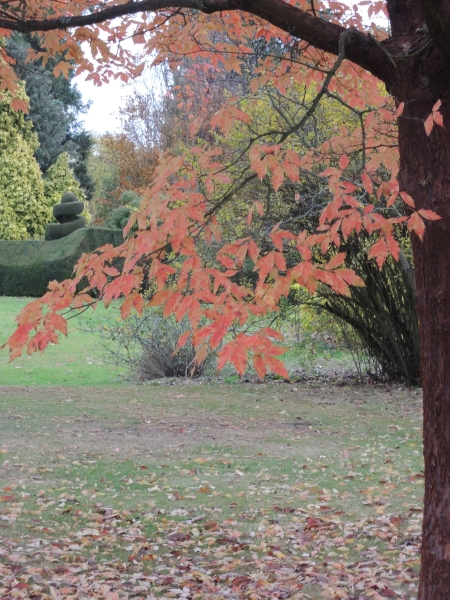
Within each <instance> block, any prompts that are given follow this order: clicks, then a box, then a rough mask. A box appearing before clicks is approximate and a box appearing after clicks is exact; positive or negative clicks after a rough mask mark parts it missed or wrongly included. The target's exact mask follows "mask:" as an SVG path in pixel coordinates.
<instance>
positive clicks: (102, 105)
mask: <svg viewBox="0 0 450 600" xmlns="http://www.w3.org/2000/svg"><path fill="white" fill-rule="evenodd" d="M75 81H76V83H77V85H78V88H79V90H80V92H81V93H82V94H83V100H84V102H88V101H89V100H92V106H91V108H90V109H89V111H88V112H87V113H86V114H85V115H83V116H82V118H83V120H84V122H85V125H86V129H87V130H88V131H92V132H93V133H99V134H102V133H106V132H107V131H109V132H113V131H115V130H116V129H117V127H118V124H119V123H118V119H117V116H116V113H117V111H118V109H119V106H120V104H121V100H122V98H124V97H126V95H127V94H128V93H129V92H130V91H131V89H132V86H131V85H130V86H124V85H123V84H122V83H120V82H119V81H110V82H109V83H108V84H103V85H102V86H101V87H97V86H95V85H94V84H93V83H92V82H90V81H85V79H84V75H81V76H79V77H77V78H76V80H75Z"/></svg>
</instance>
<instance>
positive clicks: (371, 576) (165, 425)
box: [0, 298, 423, 600]
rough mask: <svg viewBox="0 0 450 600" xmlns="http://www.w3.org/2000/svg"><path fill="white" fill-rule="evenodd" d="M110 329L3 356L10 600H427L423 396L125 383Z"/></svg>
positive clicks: (0, 495)
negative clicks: (110, 359)
mask: <svg viewBox="0 0 450 600" xmlns="http://www.w3.org/2000/svg"><path fill="white" fill-rule="evenodd" d="M25 301H26V300H22V299H13V298H2V299H0V329H1V335H2V340H4V339H5V337H6V335H7V334H9V333H10V332H12V330H13V317H14V316H15V315H16V314H17V312H18V310H19V309H20V307H21V306H23V304H24V303H25ZM111 314H112V318H114V313H109V314H108V318H111ZM105 319H106V315H105V311H104V310H103V311H102V310H99V311H97V312H96V313H94V314H92V313H86V314H85V315H84V316H83V317H81V319H79V321H78V322H77V321H75V320H74V321H73V323H74V325H73V327H72V333H71V334H70V335H69V338H68V339H64V340H62V343H61V344H60V345H56V346H52V347H50V348H49V349H48V351H47V352H46V353H44V354H43V355H33V356H32V357H28V356H25V357H23V358H20V359H19V360H17V361H15V362H13V363H11V364H7V362H6V361H7V357H6V354H5V353H2V354H0V358H1V364H0V386H1V387H0V598H2V600H3V599H4V600H9V599H12V598H30V599H31V600H46V599H50V598H52V599H53V598H58V599H61V600H65V599H77V600H88V599H97V598H98V599H105V600H119V599H122V598H124V599H125V598H137V599H153V598H180V599H186V600H187V599H190V600H194V599H198V600H201V599H205V600H206V599H215V600H221V599H232V600H233V599H236V600H237V599H241V598H243V599H250V600H258V599H266V598H267V599H269V598H292V599H301V598H305V599H313V600H315V599H321V598H330V599H331V598H333V599H334V598H341V599H347V600H349V599H353V600H356V599H358V600H365V599H369V598H370V599H372V598H374V599H381V598H390V597H392V598H402V599H405V600H406V599H408V600H411V599H415V598H416V595H417V579H418V567H419V546H420V531H421V516H422V514H421V506H422V497H423V475H422V439H421V399H422V398H421V394H422V392H421V390H408V389H404V388H402V387H400V386H388V385H363V384H356V383H349V381H350V380H349V379H345V378H344V379H342V378H341V379H340V380H339V379H336V380H335V381H334V382H333V381H332V379H331V378H330V377H328V378H326V377H325V378H322V379H321V380H320V381H319V380H318V379H313V378H312V379H310V380H305V381H303V382H299V383H284V382H281V381H279V382H269V383H260V384H255V383H243V382H234V383H226V382H227V381H234V380H235V379H236V378H235V377H227V378H225V380H224V381H221V382H211V383H208V382H206V381H204V382H202V383H198V382H197V383H195V382H192V381H190V380H185V381H183V380H178V381H177V382H176V384H175V382H174V381H169V382H167V384H165V385H164V384H161V383H159V384H144V385H133V384H131V383H122V381H123V379H121V377H120V375H121V374H120V373H118V372H117V370H116V369H114V368H113V367H112V366H108V365H107V364H105V362H104V359H103V355H102V352H101V349H100V345H99V337H98V334H97V333H96V332H95V331H87V330H86V324H87V325H89V320H90V324H91V325H93V326H94V328H95V327H97V326H103V325H104V323H105V322H106V321H105ZM327 352H328V351H324V352H323V354H322V355H320V365H325V364H326V363H325V362H324V361H325V359H326V358H327V356H326V354H327ZM295 356H296V355H295V353H291V355H290V359H289V360H290V361H292V362H291V364H292V366H293V367H294V368H295ZM316 356H317V355H316ZM306 358H307V357H305V355H303V362H305V360H306ZM332 358H333V357H332ZM334 358H335V361H336V362H335V365H338V366H342V367H343V368H344V367H345V366H346V365H347V364H348V357H345V356H339V355H338V356H337V358H336V355H335V356H334ZM339 361H341V362H339ZM316 364H317V363H316ZM321 368H322V367H321Z"/></svg>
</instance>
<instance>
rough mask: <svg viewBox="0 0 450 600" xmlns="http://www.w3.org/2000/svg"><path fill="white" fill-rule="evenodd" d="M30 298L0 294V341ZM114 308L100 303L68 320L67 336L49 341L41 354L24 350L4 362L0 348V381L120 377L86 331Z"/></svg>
mask: <svg viewBox="0 0 450 600" xmlns="http://www.w3.org/2000/svg"><path fill="white" fill-rule="evenodd" d="M30 300H31V299H30V298H8V297H2V298H0V341H1V342H2V343H3V342H4V341H6V339H7V337H8V336H10V335H11V334H12V333H13V331H14V329H15V321H14V319H15V317H16V316H17V315H18V313H19V312H20V310H21V309H22V308H23V307H24V306H25V305H26V303H27V302H29V301H30ZM114 317H115V315H114V308H113V307H112V308H110V309H108V311H106V310H105V309H104V307H103V306H102V305H100V306H98V307H97V309H96V310H95V312H94V311H91V310H89V311H87V312H85V313H84V314H83V315H80V316H77V317H75V318H73V319H71V320H70V321H69V336H68V337H67V338H65V337H64V336H61V338H60V343H59V344H57V345H51V346H49V348H48V349H47V350H46V351H45V354H34V355H32V356H28V355H26V354H24V355H23V356H22V357H20V358H18V359H17V360H15V361H14V362H13V363H8V362H7V360H8V358H7V354H6V352H5V351H3V352H0V381H1V382H2V383H3V384H4V385H33V386H34V385H38V386H39V385H66V386H85V385H87V386H92V385H94V386H95V385H111V384H112V383H118V382H120V381H121V376H122V375H123V373H122V372H121V371H120V370H118V369H116V368H115V367H113V366H111V365H109V364H107V363H105V360H104V356H103V353H102V351H101V348H99V338H98V335H97V334H95V333H91V332H89V331H87V329H89V327H90V326H91V325H92V326H93V327H95V326H102V325H103V324H105V323H106V322H107V320H108V319H110V318H114Z"/></svg>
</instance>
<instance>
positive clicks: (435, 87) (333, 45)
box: [0, 0, 450, 600]
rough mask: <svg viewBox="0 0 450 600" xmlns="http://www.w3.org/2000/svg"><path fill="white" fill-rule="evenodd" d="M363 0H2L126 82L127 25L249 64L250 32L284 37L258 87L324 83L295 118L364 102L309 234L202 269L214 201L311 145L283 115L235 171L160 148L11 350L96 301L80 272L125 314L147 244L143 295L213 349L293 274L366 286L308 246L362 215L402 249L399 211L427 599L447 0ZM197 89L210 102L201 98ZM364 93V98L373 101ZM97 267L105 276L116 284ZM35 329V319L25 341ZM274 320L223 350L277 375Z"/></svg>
mask: <svg viewBox="0 0 450 600" xmlns="http://www.w3.org/2000/svg"><path fill="white" fill-rule="evenodd" d="M361 4H362V8H361V10H360V11H359V12H358V10H357V8H358V7H357V5H354V6H352V8H351V9H349V8H348V7H347V6H346V5H344V4H341V3H339V2H330V3H327V2H317V3H309V2H306V1H303V0H299V1H296V0H289V1H285V0H142V1H141V2H139V1H137V2H129V3H121V2H115V1H113V0H111V1H109V2H108V1H107V2H102V3H96V2H95V0H86V1H85V2H67V3H64V4H61V5H57V4H56V3H53V2H50V1H48V0H44V1H42V2H40V3H39V6H36V3H32V4H31V3H30V4H29V5H28V4H26V3H25V4H24V3H23V2H14V1H13V2H9V3H6V4H3V5H2V8H1V12H0V27H2V29H3V31H4V32H6V33H8V32H11V31H20V32H24V33H26V32H31V31H36V32H40V34H41V36H42V49H43V51H44V52H46V53H47V55H56V54H58V55H59V56H65V57H66V59H67V60H68V61H73V60H76V61H77V62H78V64H79V65H80V68H81V69H83V68H84V69H86V70H88V71H89V72H90V73H91V78H92V79H93V80H94V81H97V82H99V83H100V82H102V81H104V80H107V79H108V77H112V76H114V69H113V68H114V66H115V65H117V66H119V67H122V71H121V73H120V75H119V76H121V77H122V78H123V79H126V78H127V77H128V76H129V75H133V74H137V73H139V72H140V71H141V70H142V66H140V65H136V64H134V63H133V62H132V60H131V59H132V56H131V54H132V53H130V52H129V50H127V48H126V47H122V46H120V43H119V42H120V40H121V39H124V38H125V37H126V36H127V35H129V34H134V36H135V41H136V43H138V44H140V47H141V50H143V54H144V55H145V54H147V55H148V56H150V55H151V56H155V55H156V56H157V59H156V60H157V61H166V60H167V61H169V62H172V64H174V65H175V66H176V62H177V61H180V60H182V57H183V56H192V55H194V54H197V55H198V56H200V57H201V58H202V59H203V60H205V61H210V63H211V64H212V65H213V66H214V65H216V64H218V63H222V64H223V65H224V66H225V67H226V68H227V69H228V70H229V71H230V72H231V71H235V72H237V73H239V71H240V69H241V61H240V57H241V56H242V55H248V54H253V55H254V54H255V48H254V46H253V45H251V44H248V43H247V42H246V40H257V39H259V38H263V39H266V40H267V41H269V40H277V41H278V44H276V48H277V52H272V51H271V50H270V48H269V51H268V52H266V53H265V54H264V55H262V56H260V57H258V61H256V62H255V65H254V69H253V74H254V80H253V81H254V82H253V83H252V85H253V86H254V89H257V88H258V86H259V85H261V84H265V83H267V81H269V80H270V81H271V82H272V83H273V85H274V86H275V87H277V88H278V89H285V88H286V87H287V86H289V85H291V82H292V81H299V82H303V83H304V84H305V85H306V86H309V85H312V84H313V83H315V84H316V87H317V95H316V97H315V99H314V101H313V102H312V108H311V111H310V112H309V113H308V115H305V119H304V120H302V121H301V122H300V123H299V125H298V128H297V131H299V130H300V129H301V128H302V127H304V126H305V125H306V124H307V122H309V120H310V119H311V118H312V116H313V112H314V109H315V108H316V107H317V106H318V104H319V103H320V102H321V100H322V98H323V97H324V96H326V95H330V94H334V95H338V96H339V97H340V98H342V99H343V100H344V101H345V102H347V103H348V104H349V105H352V106H353V107H354V108H355V110H357V111H358V113H359V114H360V116H361V124H360V131H359V137H360V139H359V142H361V140H362V141H363V147H364V154H363V158H364V164H363V165H362V175H361V179H360V181H359V183H358V184H356V183H354V182H351V181H348V180H347V178H346V169H347V167H348V165H349V163H350V159H349V156H348V154H349V153H351V137H352V136H348V135H341V136H337V139H336V141H335V143H336V144H339V143H341V145H342V156H341V159H340V160H339V164H338V165H333V164H330V165H329V166H328V167H327V168H326V169H325V170H324V171H321V176H322V177H325V178H327V179H328V181H329V189H330V192H331V193H332V196H333V197H332V200H331V202H330V203H329V204H328V205H327V207H326V208H325V210H324V211H323V213H322V216H321V219H320V225H319V231H318V233H316V234H313V235H309V234H308V233H306V232H302V233H300V234H299V235H298V236H295V235H294V234H292V233H290V232H287V231H285V230H283V229H282V228H280V227H278V228H273V229H272V231H271V232H270V237H271V241H272V244H273V246H272V249H271V250H270V251H268V252H265V253H264V254H261V252H260V249H259V248H258V247H257V246H256V245H253V244H252V243H251V240H249V239H245V238H244V239H238V240H235V241H234V243H232V244H228V245H225V246H222V247H221V248H220V249H219V252H218V256H217V261H218V263H220V264H221V265H222V268H218V267H217V268H209V269H202V268H201V267H202V263H201V260H200V259H199V256H198V254H197V251H196V244H197V242H198V240H200V239H201V238H203V237H204V239H206V240H211V239H213V238H215V239H216V240H218V239H220V232H219V227H218V223H217V219H216V213H217V211H218V210H219V209H220V207H221V206H223V205H224V204H225V203H226V202H227V201H229V200H230V199H232V198H233V197H234V196H235V194H236V192H238V191H239V190H240V189H242V188H243V186H245V185H246V184H247V183H248V182H249V181H251V180H253V179H255V178H256V177H259V178H263V177H265V176H266V175H267V174H268V173H270V174H271V178H272V182H273V185H274V187H275V188H276V189H277V188H278V187H279V185H281V183H282V182H283V180H284V179H285V177H288V178H290V179H293V180H295V179H296V178H297V176H298V174H299V170H300V169H305V170H308V169H309V170H311V169H313V167H312V164H313V162H314V154H313V153H312V154H311V155H310V156H309V157H307V158H299V157H298V155H296V153H295V152H290V153H288V152H287V151H284V150H282V149H281V148H279V147H278V146H279V143H280V140H281V139H282V138H283V136H284V135H286V134H287V135H291V134H293V133H294V131H290V130H289V128H286V129H284V130H283V131H280V132H278V134H279V136H278V140H277V143H273V142H269V143H260V141H259V140H258V139H253V140H252V143H251V146H250V147H249V152H250V153H251V158H250V165H249V166H248V167H247V168H245V169H244V170H243V171H240V172H237V171H235V170H233V165H232V164H230V163H227V162H226V157H225V160H224V161H222V160H221V158H220V152H219V153H218V152H217V149H216V148H214V147H208V146H205V145H201V146H198V147H197V148H193V149H191V152H194V153H195V152H196V153H197V155H198V156H199V161H198V167H199V168H197V166H194V165H192V164H191V163H189V162H187V163H186V162H185V161H184V159H183V157H182V156H177V157H174V158H173V159H167V160H166V161H164V163H163V164H162V165H161V168H159V169H158V170H157V172H156V176H155V179H154V181H153V184H152V186H151V189H150V190H149V191H148V193H147V198H146V199H144V201H143V203H142V205H141V209H140V211H139V213H137V214H136V215H134V216H133V217H132V218H131V220H130V223H129V226H128V227H131V226H132V225H133V224H134V223H137V224H138V227H139V230H138V231H137V232H136V234H135V235H134V236H129V237H128V238H127V240H126V241H125V242H124V244H123V246H122V247H121V248H119V249H117V250H111V249H106V250H104V251H102V252H101V253H99V254H95V255H94V256H92V257H86V256H85V257H83V258H82V259H81V260H80V262H79V264H78V268H77V275H76V277H75V279H74V280H73V281H71V282H63V283H61V284H59V285H56V284H53V285H52V287H51V290H50V291H49V292H48V294H46V296H45V297H44V298H43V299H41V300H40V301H37V302H35V303H33V304H32V305H31V306H29V307H28V308H27V309H26V310H24V311H23V312H22V313H21V315H19V318H18V324H19V327H18V329H17V331H16V333H15V334H14V335H13V336H12V337H11V338H10V340H9V345H10V347H11V349H12V356H13V357H14V356H16V355H17V354H18V353H20V352H21V350H22V349H23V348H24V347H25V346H27V345H28V350H29V351H30V352H31V351H34V350H36V349H40V350H42V349H44V348H45V346H46V345H47V344H48V343H49V342H50V341H55V340H56V338H57V336H56V331H57V330H58V331H63V332H64V331H65V319H64V317H62V316H61V315H60V314H59V312H60V311H61V310H63V309H64V308H66V307H68V306H70V305H72V306H73V307H74V308H76V307H78V306H81V305H82V304H83V302H84V301H90V300H89V298H85V297H83V296H81V297H75V288H76V282H77V281H79V279H80V278H81V277H83V276H86V277H87V278H88V280H89V281H90V284H91V286H94V287H96V288H97V289H98V290H99V291H100V293H101V296H102V299H103V301H104V302H105V303H106V304H108V303H109V302H110V301H111V300H112V299H113V298H118V297H120V296H121V295H122V294H123V295H124V296H125V300H124V302H123V304H122V314H124V315H126V314H128V313H129V311H130V310H131V309H132V308H133V307H135V308H136V309H137V310H138V311H140V310H142V307H143V305H144V303H145V300H144V299H143V298H142V296H140V294H139V289H140V286H141V283H142V277H143V272H142V260H143V259H144V258H145V259H146V260H148V263H149V271H148V273H149V275H150V276H151V277H153V278H154V281H155V285H156V287H157V288H159V291H157V293H156V294H155V295H154V297H153V298H152V303H153V304H165V313H166V314H169V313H171V312H173V313H174V314H175V315H176V316H177V318H182V316H183V315H185V314H187V315H188V316H189V318H190V321H191V324H192V327H193V333H192V340H193V342H194V345H195V346H196V348H197V349H198V350H197V358H198V360H201V358H202V356H204V353H205V351H206V349H207V347H213V348H215V347H217V345H218V344H219V343H220V342H221V341H222V340H223V339H224V336H225V333H226V331H227V328H228V327H229V326H230V324H231V323H232V322H233V321H235V320H236V319H237V320H238V321H240V322H241V323H242V322H244V321H245V320H246V319H247V318H248V316H249V315H250V314H260V313H261V312H264V311H265V310H267V309H268V308H269V309H270V308H272V307H276V305H277V303H278V301H279V299H280V298H281V297H283V296H284V295H286V294H287V293H288V292H289V289H290V287H291V285H292V283H293V282H294V281H295V282H297V283H299V284H300V285H302V286H305V287H306V288H307V289H309V290H314V289H315V288H316V286H317V284H318V282H319V281H320V282H322V283H325V284H327V285H329V286H330V287H332V288H333V289H335V290H337V291H340V292H341V293H347V294H348V293H350V292H349V289H348V285H349V284H358V283H361V282H360V281H358V279H357V278H356V277H355V276H354V275H353V274H352V273H351V272H349V270H346V269H344V268H342V262H343V260H344V256H342V253H337V254H336V255H334V257H333V258H332V259H330V261H329V262H328V263H327V264H325V265H320V266H317V265H315V264H314V262H313V260H312V249H314V248H315V247H317V245H319V246H321V247H322V249H323V250H325V251H326V250H327V248H329V247H330V245H331V244H335V246H339V243H340V239H339V235H337V234H338V233H339V232H343V233H344V235H345V236H348V235H350V234H351V233H352V231H357V232H358V231H360V230H361V227H362V226H364V228H365V229H366V230H367V231H368V232H369V234H372V233H374V232H375V233H376V234H377V240H376V242H375V244H374V245H373V246H372V249H371V253H369V256H374V257H376V258H377V260H378V262H379V264H382V263H383V262H384V260H385V258H386V256H387V255H388V253H391V254H392V255H393V256H394V258H398V256H399V248H398V244H397V243H396V241H395V238H394V236H393V228H394V226H395V225H396V223H398V222H405V221H407V223H408V227H409V230H410V231H411V232H412V247H413V253H414V263H415V277H416V302H417V309H418V315H419V320H420V335H421V356H422V371H423V392H424V456H425V508H424V525H423V548H422V570H421V578H420V589H419V598H420V600H430V599H433V600H447V599H448V597H449V596H450V552H449V548H450V427H449V425H448V423H449V420H450V391H449V390H450V369H449V368H448V363H449V358H450V356H449V353H450V327H449V325H448V322H449V320H450V307H449V300H448V299H449V298H450V279H449V276H448V272H449V271H450V264H449V263H450V248H449V247H448V246H449V244H450V238H449V236H448V228H449V226H450V213H449V208H448V206H449V203H448V201H447V199H448V195H449V192H450V189H449V188H450V183H449V179H448V175H447V170H448V162H449V158H448V157H449V150H450V137H449V135H448V129H447V128H448V123H449V117H450V101H449V93H448V92H449V85H450V83H449V82H450V72H449V71H450V36H449V35H448V34H449V30H450V6H449V4H448V0H409V1H407V0H387V1H386V3H385V2H382V1H381V0H380V1H376V2H370V3H369V4H367V2H362V3H361ZM364 7H366V8H364ZM366 9H367V12H366ZM382 14H384V15H385V16H386V18H387V19H388V27H385V28H380V29H379V28H377V26H376V23H375V22H373V23H371V22H370V21H371V19H372V18H373V17H374V16H378V15H382ZM120 17H121V22H120V24H117V20H116V19H117V18H120ZM367 21H368V24H367V25H366V24H365V23H366V22H367ZM99 24H102V25H101V29H100V27H99ZM85 41H87V42H89V43H90V46H91V50H92V54H93V57H94V58H96V59H97V60H98V61H99V64H97V65H94V64H93V63H92V62H89V60H88V59H87V58H85V57H83V55H82V49H81V46H80V42H85ZM279 48H282V53H281V54H280V52H279V51H278V49H279ZM68 64H70V63H65V62H64V61H61V62H60V63H58V66H57V69H58V70H59V71H60V72H67V71H68V68H69V67H68ZM124 65H126V66H125V68H124ZM0 71H1V73H0V74H1V76H2V79H1V82H0V87H1V89H2V90H3V89H10V90H12V91H14V88H15V86H16V83H15V81H14V77H13V75H12V74H11V70H10V68H9V63H8V57H7V56H5V57H4V63H3V64H2V65H1V69H0ZM386 91H387V93H388V94H389V98H390V99H391V100H389V99H388V98H387V97H386ZM197 102H202V98H199V99H198V100H197ZM389 102H390V103H391V107H392V105H395V108H396V113H397V123H398V154H397V151H391V150H389V148H390V144H388V143H386V140H388V137H389V135H391V134H392V133H391V132H389V131H388V130H387V129H386V128H384V129H383V128H381V130H380V128H376V130H375V129H374V123H376V120H377V118H382V119H384V120H386V121H387V120H389V118H390V117H389V114H392V110H390V109H389V106H387V105H388V104H389ZM20 106H23V103H20V102H15V107H20ZM367 106H368V107H370V111H369V113H368V114H367V115H366V114H365V107H367ZM198 119H199V120H198V121H197V122H196V120H195V119H194V120H193V123H192V128H193V130H195V127H197V126H199V125H200V121H201V115H199V117H198ZM235 120H238V121H243V122H245V121H247V122H249V121H250V117H249V116H248V115H247V114H246V113H245V111H242V110H241V109H240V108H238V107H236V106H235V105H234V104H233V102H231V101H230V102H229V106H228V107H223V108H221V109H219V112H218V114H217V115H216V116H215V117H214V118H213V120H212V122H211V126H212V128H213V129H214V128H219V129H220V130H221V131H222V133H223V134H224V135H227V134H228V133H229V131H230V128H231V127H232V124H233V121H235ZM338 138H339V139H338ZM377 148H378V150H377ZM386 149H387V150H386ZM380 167H382V168H383V169H385V170H386V172H387V174H388V176H387V177H386V178H383V179H379V178H378V176H377V171H378V169H380ZM199 178H200V179H199ZM203 185H204V188H203V187H202V186H203ZM364 194H370V195H371V194H374V195H375V196H376V197H378V198H380V199H384V201H385V202H386V203H387V204H388V205H393V204H394V203H395V202H397V201H398V199H399V198H401V199H402V200H403V201H404V202H405V203H406V205H407V207H408V211H409V213H408V216H406V217H396V218H386V217H383V215H381V214H380V213H379V212H377V209H376V206H375V205H374V204H370V203H369V204H367V205H365V206H364V207H363V206H362V205H361V203H360V202H359V198H360V197H361V196H362V195H364ZM250 219H251V215H249V220H250ZM290 244H291V245H295V246H296V248H297V250H298V253H299V262H298V264H297V265H295V266H293V267H292V268H289V267H288V266H287V265H286V262H285V260H284V256H283V249H284V247H285V246H287V245H290ZM168 250H170V252H171V253H178V254H181V255H182V256H183V257H184V260H183V263H182V267H181V269H180V272H179V273H178V281H177V287H176V289H175V290H174V289H173V287H172V288H169V289H164V285H165V283H166V281H167V278H168V277H169V275H171V274H175V273H176V269H175V268H174V267H173V266H171V265H170V264H168V262H167V252H168ZM117 255H119V256H122V257H123V258H124V259H125V261H124V264H123V269H122V271H121V272H120V273H119V272H117V271H116V270H114V268H113V267H112V266H110V262H111V261H112V260H113V259H114V258H115V257H116V256H117ZM247 255H249V256H250V257H251V258H252V260H253V261H254V263H255V273H256V274H257V275H258V278H259V280H258V284H257V286H256V288H255V290H248V289H245V288H243V287H242V286H239V285H238V284H236V283H235V282H234V281H233V277H234V275H235V274H236V270H239V269H240V268H241V266H242V264H243V261H244V260H245V258H246V257H247ZM107 275H108V276H110V277H114V276H115V278H114V279H113V280H112V281H108V279H107ZM44 307H45V310H44ZM47 308H48V309H49V310H47ZM202 315H203V316H204V317H205V318H206V319H207V324H206V325H203V326H201V325H199V323H200V317H201V316H202ZM33 329H37V332H36V333H35V334H34V335H33V336H32V337H31V339H30V340H28V338H29V334H30V333H31V331H32V330H33ZM274 335H275V334H274V332H272V331H270V330H266V331H261V332H259V333H256V334H253V335H250V336H245V335H244V334H243V335H241V336H240V337H238V338H237V339H236V340H234V341H233V342H229V343H225V344H224V346H223V348H222V350H221V351H220V355H219V364H220V365H223V364H224V363H225V362H226V361H227V360H232V361H233V362H234V363H235V364H236V366H237V368H238V369H239V370H242V368H244V365H245V363H246V360H247V359H248V358H249V357H251V359H252V361H253V364H254V366H255V368H256V369H257V370H258V372H259V373H260V374H264V372H265V370H266V368H267V367H269V368H272V369H274V370H276V371H277V372H279V373H281V372H283V370H282V366H281V365H280V363H279V361H278V360H277V358H276V356H277V352H278V349H277V347H276V346H274V345H273V344H272V342H271V341H270V339H269V338H270V337H271V336H274ZM182 341H185V340H182Z"/></svg>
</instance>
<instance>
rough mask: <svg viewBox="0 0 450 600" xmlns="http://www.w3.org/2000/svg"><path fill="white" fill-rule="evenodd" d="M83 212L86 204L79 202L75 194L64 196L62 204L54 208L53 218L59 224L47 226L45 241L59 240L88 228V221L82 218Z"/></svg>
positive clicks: (69, 193)
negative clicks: (78, 230)
mask: <svg viewBox="0 0 450 600" xmlns="http://www.w3.org/2000/svg"><path fill="white" fill-rule="evenodd" d="M83 210H84V202H79V201H78V198H77V197H76V196H75V194H74V193H72V192H66V193H65V194H63V196H62V198H61V203H60V204H55V206H54V207H53V216H54V217H55V219H56V220H57V221H58V222H57V223H48V225H46V227H45V239H46V240H48V241H50V240H58V239H60V238H62V237H65V236H66V235H70V234H71V233H72V232H74V231H75V230H77V229H82V228H83V227H86V220H85V219H84V217H81V216H80V215H81V213H82V212H83Z"/></svg>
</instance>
